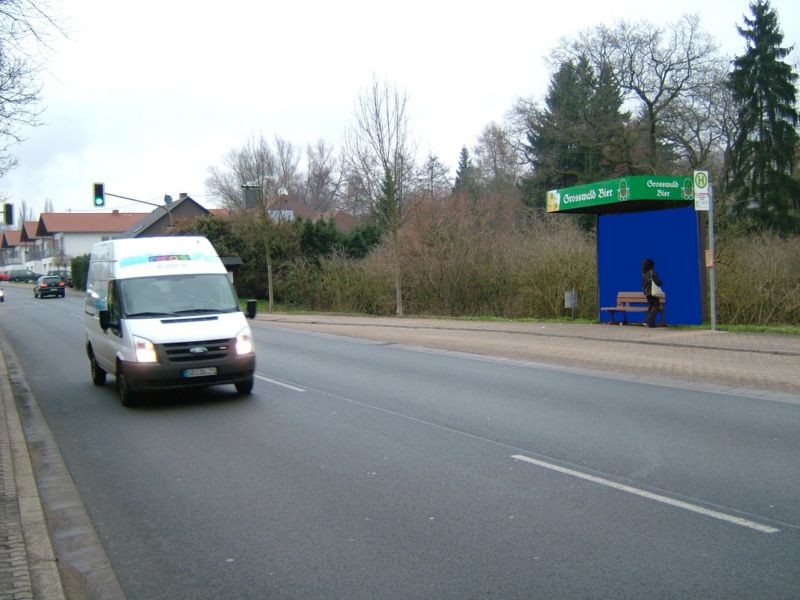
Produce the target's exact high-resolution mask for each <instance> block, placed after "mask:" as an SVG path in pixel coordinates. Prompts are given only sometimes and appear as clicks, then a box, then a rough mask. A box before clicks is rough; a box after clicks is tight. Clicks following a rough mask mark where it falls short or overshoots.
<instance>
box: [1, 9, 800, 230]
mask: <svg viewBox="0 0 800 600" xmlns="http://www.w3.org/2000/svg"><path fill="white" fill-rule="evenodd" d="M48 2H49V6H50V12H51V13H53V14H54V15H55V16H56V18H57V19H58V20H59V22H60V23H61V25H62V28H63V30H64V31H65V33H66V36H57V37H55V38H54V39H53V40H52V41H51V43H50V46H51V50H50V51H49V53H48V54H47V55H46V56H45V61H46V62H45V66H46V71H45V72H44V73H43V79H42V81H43V84H44V87H43V92H42V99H43V107H44V108H45V112H44V113H43V121H44V122H45V124H44V125H43V126H41V127H38V128H34V129H28V130H25V131H24V132H23V135H24V137H25V138H26V141H25V142H23V143H22V144H20V145H18V146H16V147H15V152H16V155H17V156H18V159H19V163H20V164H19V166H18V167H17V168H16V169H15V170H14V171H12V172H11V173H10V174H9V175H7V176H6V177H5V178H4V179H2V180H0V193H2V194H4V196H5V197H6V199H7V200H8V201H10V202H13V203H15V204H19V203H20V202H21V201H25V202H26V204H27V205H28V207H30V208H31V209H32V210H33V216H34V218H37V217H38V215H39V213H40V212H41V211H42V210H43V209H44V204H45V201H46V200H47V199H50V200H52V203H53V206H54V207H55V210H56V211H67V210H71V211H75V212H91V211H94V210H95V209H94V208H93V206H92V183H93V182H95V181H98V182H104V183H105V185H106V191H108V192H111V193H115V194H119V195H123V196H129V197H133V198H138V199H141V200H146V201H149V202H161V201H162V199H163V197H164V194H171V195H173V196H174V197H176V198H177V195H178V194H179V193H181V192H186V193H189V194H190V195H191V196H192V197H193V198H195V199H196V200H198V201H199V202H200V203H201V204H203V205H204V206H207V207H212V206H214V203H213V200H212V199H211V198H210V197H207V196H206V189H205V181H206V178H207V177H208V170H209V168H210V167H213V166H220V165H221V164H222V161H223V159H224V157H225V155H226V154H227V153H228V152H229V151H230V150H232V149H238V148H241V147H242V146H243V145H244V144H245V143H246V142H247V141H248V140H249V139H251V138H252V137H254V136H259V135H264V136H265V137H267V138H272V137H274V136H275V135H277V136H280V137H282V138H284V139H286V140H288V141H290V142H292V143H294V144H295V145H297V146H299V147H301V148H304V147H305V146H306V145H307V144H310V143H313V142H315V141H316V140H318V139H320V138H323V139H325V140H326V141H328V142H329V143H330V144H333V145H335V146H336V147H340V146H341V143H342V139H343V136H344V132H345V130H346V129H347V127H348V126H349V125H350V124H351V122H352V115H353V108H354V104H355V101H356V99H357V98H358V96H359V94H360V93H362V92H363V91H364V90H365V89H366V88H367V87H368V86H369V84H370V82H371V81H372V79H373V77H377V78H378V79H381V80H387V81H389V82H392V83H393V84H394V85H396V86H397V87H398V88H399V89H401V90H403V91H405V92H406V93H407V94H408V97H409V104H408V111H409V115H410V119H411V124H412V127H413V130H414V138H415V140H416V141H417V144H418V148H419V153H420V156H424V155H427V154H428V152H430V153H432V154H435V155H437V156H438V157H439V158H440V160H442V161H443V162H444V163H445V164H446V165H448V166H449V167H450V168H451V175H452V174H453V172H454V170H455V169H454V167H455V164H456V163H457V160H458V153H459V150H460V149H461V146H463V145H466V146H467V147H469V148H472V146H473V145H474V144H475V142H476V140H477V137H478V136H479V135H480V133H481V131H482V130H483V129H484V127H485V126H486V125H488V124H489V123H491V122H492V121H496V122H502V120H503V118H504V115H505V114H506V113H507V111H508V110H509V109H510V108H511V107H512V105H513V104H514V103H515V101H516V100H517V99H518V98H520V97H528V98H530V97H532V98H535V99H537V100H541V99H543V97H544V95H545V94H546V92H547V86H548V85H549V82H550V75H551V74H550V71H549V69H548V67H547V64H546V60H545V59H546V57H547V56H548V55H549V54H550V51H551V50H552V49H553V48H554V47H555V46H556V45H557V44H558V42H559V40H560V39H562V38H573V37H575V36H576V35H577V34H578V33H579V32H581V31H583V30H585V29H588V28H590V27H593V26H594V25H596V24H599V23H605V24H607V25H614V24H615V23H617V22H618V21H619V20H621V19H625V20H627V21H631V22H633V21H639V20H646V21H649V22H650V23H653V24H666V23H669V22H674V21H676V20H677V19H679V18H680V17H681V16H682V15H685V14H697V15H699V16H700V22H701V26H702V28H703V29H704V30H706V31H707V32H708V33H710V34H711V35H712V36H713V37H714V39H715V40H716V41H717V43H718V44H719V45H720V47H721V50H722V51H723V53H725V54H726V55H728V56H733V55H736V54H741V53H742V51H743V49H744V39H743V38H742V37H741V36H739V34H738V33H737V31H736V26H737V25H741V24H742V23H743V16H744V15H747V16H750V11H749V7H748V2H747V0H720V1H712V0H669V1H664V2H643V1H642V0H636V1H627V0H615V1H614V2H602V1H597V0H591V1H585V2H584V1H580V2H578V1H573V2H570V1H563V2H551V3H547V4H545V3H543V2H534V1H527V2H521V1H519V0H517V1H510V0H492V1H489V2H485V1H484V2H470V1H469V0H467V1H465V0H459V1H458V2H456V1H450V0H425V1H418V0H404V1H402V2H400V1H398V0H394V1H392V2H384V1H381V0H364V1H361V0H338V1H331V0H327V1H303V0H288V1H282V2H274V1H267V2H254V1H247V0H226V1H225V2H202V1H197V0H192V1H182V0H138V1H137V2H114V1H109V0H48ZM771 5H772V6H773V8H775V9H777V11H778V16H779V19H780V25H781V29H782V31H783V33H784V45H785V46H788V45H791V44H796V43H797V41H798V40H800V2H798V1H797V0H772V2H771ZM545 6H546V7H547V8H545ZM799 51H800V45H798V48H796V49H795V51H794V53H793V54H792V56H791V61H790V62H791V63H792V64H794V65H797V63H798V62H800V60H799V58H798V57H800V52H799ZM795 69H796V70H797V66H795ZM114 208H118V209H120V210H126V211H136V212H138V211H148V210H150V207H148V206H146V205H142V204H135V203H131V202H127V201H124V200H116V199H111V198H110V199H108V200H107V209H106V210H108V209H114Z"/></svg>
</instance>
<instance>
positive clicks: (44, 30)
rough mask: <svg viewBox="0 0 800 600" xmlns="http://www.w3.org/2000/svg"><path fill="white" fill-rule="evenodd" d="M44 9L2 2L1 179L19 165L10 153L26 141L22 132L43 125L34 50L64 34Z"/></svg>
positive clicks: (21, 0) (20, 0)
mask: <svg viewBox="0 0 800 600" xmlns="http://www.w3.org/2000/svg"><path fill="white" fill-rule="evenodd" d="M43 5H44V3H43V2H34V1H33V0H0V177H2V176H3V175H5V174H6V173H8V171H10V170H11V169H13V168H14V167H15V166H16V165H17V161H16V158H15V157H14V156H13V155H12V154H11V152H10V151H11V147H12V146H14V145H15V144H17V143H19V142H21V141H22V140H23V138H22V134H21V132H20V130H21V129H22V128H24V127H26V126H36V125H39V124H40V121H39V116H40V115H41V109H40V108H39V105H38V104H39V98H40V91H41V85H40V84H39V83H38V81H37V78H38V75H39V65H38V64H37V63H36V62H35V61H34V57H33V56H32V55H31V54H30V50H31V48H33V47H39V48H43V47H46V40H47V35H48V34H49V33H50V32H52V31H53V30H57V31H60V30H59V27H58V25H57V24H56V23H55V21H54V20H53V19H52V18H51V17H50V16H49V15H48V14H47V13H46V12H45V11H44V10H43V8H42V6H43ZM31 41H33V42H35V45H33V44H31V43H30V42H31Z"/></svg>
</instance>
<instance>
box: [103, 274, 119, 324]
mask: <svg viewBox="0 0 800 600" xmlns="http://www.w3.org/2000/svg"><path fill="white" fill-rule="evenodd" d="M106 310H108V319H109V321H110V322H111V323H116V324H119V317H120V306H119V300H118V296H117V281H116V280H114V279H112V280H111V281H109V282H108V295H107V296H106Z"/></svg>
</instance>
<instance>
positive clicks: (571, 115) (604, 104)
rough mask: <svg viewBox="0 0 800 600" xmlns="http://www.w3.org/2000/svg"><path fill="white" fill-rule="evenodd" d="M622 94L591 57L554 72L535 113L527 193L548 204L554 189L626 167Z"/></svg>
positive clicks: (527, 147)
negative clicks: (542, 103) (540, 107)
mask: <svg viewBox="0 0 800 600" xmlns="http://www.w3.org/2000/svg"><path fill="white" fill-rule="evenodd" d="M621 105H622V98H621V94H620V91H619V88H618V86H616V84H614V83H613V80H612V79H611V77H609V75H608V73H607V72H601V73H600V74H599V76H596V75H595V73H594V71H593V69H592V67H591V65H590V64H589V62H588V61H587V60H586V59H585V58H582V59H580V60H579V61H578V62H577V64H576V63H573V62H572V61H565V62H563V63H562V64H561V66H560V67H559V69H558V71H557V72H556V73H555V74H554V75H553V78H552V81H551V83H550V88H549V90H548V95H547V97H546V99H545V108H544V110H540V111H536V112H534V113H533V114H532V115H531V117H530V118H529V122H528V133H527V144H525V146H524V151H525V154H526V158H527V159H528V161H529V162H530V165H531V170H532V174H531V176H529V177H527V178H525V179H524V180H523V182H522V189H523V199H524V201H525V202H526V204H529V205H531V206H539V207H542V206H544V198H545V194H546V192H547V191H548V190H552V189H557V188H564V187H570V186H573V185H579V184H583V183H589V182H591V181H597V180H600V179H606V178H609V177H612V176H614V175H616V174H618V172H619V171H620V170H623V171H624V170H625V167H624V165H625V157H624V152H623V150H622V143H621V140H622V138H623V131H624V121H625V118H626V115H624V114H622V113H620V107H621Z"/></svg>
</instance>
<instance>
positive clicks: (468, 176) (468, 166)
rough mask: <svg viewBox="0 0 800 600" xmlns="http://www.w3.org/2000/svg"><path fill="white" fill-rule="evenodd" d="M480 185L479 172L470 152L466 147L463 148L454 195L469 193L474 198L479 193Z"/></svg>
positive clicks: (460, 154) (459, 157)
mask: <svg viewBox="0 0 800 600" xmlns="http://www.w3.org/2000/svg"><path fill="white" fill-rule="evenodd" d="M478 183H479V182H478V172H477V169H476V168H475V166H474V165H473V164H472V158H471V157H470V155H469V150H467V147H466V146H462V147H461V152H460V153H459V155H458V168H457V169H456V181H455V184H454V185H453V194H460V193H467V194H469V195H470V196H472V197H473V198H474V197H475V196H476V195H477V193H478V187H479V185H478Z"/></svg>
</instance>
